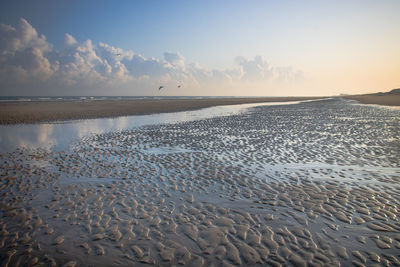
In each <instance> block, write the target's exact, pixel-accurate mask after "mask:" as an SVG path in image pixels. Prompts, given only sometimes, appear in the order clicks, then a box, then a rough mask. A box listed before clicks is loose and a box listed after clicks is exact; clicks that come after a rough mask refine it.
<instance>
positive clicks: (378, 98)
mask: <svg viewBox="0 0 400 267" xmlns="http://www.w3.org/2000/svg"><path fill="white" fill-rule="evenodd" d="M342 97H343V98H346V99H352V100H357V101H359V102H360V103H362V104H377V105H386V106H400V89H393V90H392V91H390V92H386V93H376V94H365V95H349V96H342Z"/></svg>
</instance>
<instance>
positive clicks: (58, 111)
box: [0, 97, 317, 124]
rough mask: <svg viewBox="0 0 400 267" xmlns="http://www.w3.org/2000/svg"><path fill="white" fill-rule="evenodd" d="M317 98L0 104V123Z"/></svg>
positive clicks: (124, 114)
mask: <svg viewBox="0 0 400 267" xmlns="http://www.w3.org/2000/svg"><path fill="white" fill-rule="evenodd" d="M316 98H317V97H257V98H211V99H160V100H127V101H91V102H77V101H76V102H67V101H66V102H23V103H0V124H16V123H35V122H44V121H56V120H71V119H72V120H74V119H93V118H105V117H117V116H127V115H144V114H154V113H164V112H177V111H187V110H196V109H201V108H207V107H212V106H220V105H235V104H249V103H261V102H284V101H285V102H286V101H299V100H310V99H316Z"/></svg>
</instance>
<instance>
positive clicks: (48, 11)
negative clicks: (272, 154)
mask: <svg viewBox="0 0 400 267" xmlns="http://www.w3.org/2000/svg"><path fill="white" fill-rule="evenodd" d="M399 12H400V1H397V0H396V1H370V0H356V1H232V0H231V1H40V0H39V1H15V0H14V1H2V9H1V10H0V23H2V24H3V25H8V26H12V27H14V28H16V32H18V25H19V24H20V23H21V18H23V19H24V20H25V21H26V22H27V23H28V24H29V25H31V27H32V28H33V29H34V30H35V31H36V32H37V34H38V38H40V36H41V35H44V36H45V38H46V42H47V43H48V44H50V45H51V51H50V50H43V51H42V50H41V51H42V56H43V57H45V58H46V59H47V60H48V61H49V64H50V69H51V68H53V69H51V70H52V71H51V75H50V72H46V75H48V77H47V76H46V77H47V78H45V79H39V78H38V77H36V78H32V77H33V76H32V75H30V74H29V73H28V72H29V71H30V70H27V69H26V67H24V66H22V65H21V66H20V67H21V68H23V70H24V71H25V72H24V75H25V76H24V77H25V78H24V79H26V81H27V82H29V79H30V78H29V77H31V78H32V79H33V80H32V81H31V82H30V83H29V84H30V85H31V87H32V85H34V86H33V87H35V88H37V89H34V90H33V89H32V88H31V89H29V90H31V91H30V92H31V93H35V92H37V93H38V94H43V93H48V94H53V93H54V94H58V93H57V91H52V89H51V87H56V86H58V87H62V88H63V92H65V91H67V92H69V93H71V94H111V93H113V94H114V93H115V94H133V95H135V94H145V95H147V94H148V95H151V94H153V93H154V92H153V91H151V88H153V87H154V86H155V84H157V83H166V84H176V83H179V82H182V81H184V83H185V91H179V90H178V89H177V88H175V87H174V88H173V89H171V90H170V91H168V93H167V94H187V95H199V94H211V93H212V94H216V95H246V94H250V95H279V94H282V95H323V94H336V93H346V92H347V93H358V92H372V91H382V90H383V91H384V90H389V89H391V88H394V87H400V81H399V79H398V78H396V76H397V77H400V73H399V69H400V63H398V62H400V52H399V48H398V47H399V46H398V44H399V42H400V18H399V16H398V14H399ZM21 29H22V28H21ZM3 30H4V29H3ZM66 34H69V35H70V36H72V37H73V38H74V39H75V40H76V42H77V43H78V44H79V45H81V46H83V45H84V43H85V42H86V41H87V40H90V41H91V44H92V46H93V48H92V49H93V51H94V52H93V53H95V54H96V55H97V56H99V55H100V53H101V52H100V51H99V50H98V49H97V46H98V44H99V43H102V44H106V45H108V46H110V47H114V48H118V49H119V50H118V51H120V52H127V53H128V52H129V51H130V53H131V54H134V55H140V56H141V57H142V58H143V59H144V62H145V63H146V67H144V68H147V69H148V71H147V72H143V71H139V72H138V73H141V75H142V76H143V75H145V76H146V77H144V76H143V77H139V74H138V73H136V72H133V70H138V69H140V68H142V67H143V66H135V67H132V68H131V69H129V68H128V69H127V71H126V74H127V75H130V76H129V77H125V78H126V79H125V80H124V82H122V81H120V80H118V77H116V76H115V77H111V78H110V77H108V78H107V79H104V80H103V82H104V81H106V82H105V83H109V85H108V87H109V88H106V87H107V86H106V85H105V83H104V84H102V85H101V86H100V87H102V89H101V90H98V91H96V90H94V89H93V88H89V87H90V86H95V84H93V83H91V82H90V81H89V78H88V77H89V76H90V75H88V77H86V78H87V79H86V78H85V77H79V81H78V79H77V78H76V77H73V76H71V75H69V76H68V75H67V76H66V77H61V78H65V79H64V80H66V79H67V78H68V79H72V80H73V81H74V82H75V83H74V86H71V83H70V85H68V84H67V83H65V82H64V83H63V82H61V80H62V79H61V78H60V75H62V74H61V73H62V72H61V71H60V70H62V69H63V65H62V64H66V65H65V66H70V65H68V64H73V61H71V60H70V61H68V62H63V60H61V58H57V59H56V56H54V55H53V54H54V53H58V54H60V53H61V52H62V51H61V50H62V48H63V45H64V42H65V35H66ZM18 36H19V37H20V38H23V37H21V35H18ZM31 43H32V42H31ZM31 43H30V44H28V43H27V44H26V45H24V46H23V48H21V47H20V48H18V49H19V50H18V49H17V50H16V49H14V50H9V51H5V52H3V54H7V55H8V56H7V61H6V60H3V62H9V66H13V67H14V70H13V71H14V72H13V75H14V74H15V77H18V73H15V69H21V68H18V67H19V65H18V66H17V65H16V63H15V62H16V60H14V59H11V58H10V57H11V56H12V55H13V56H14V55H15V53H16V52H21V51H20V50H21V49H26V46H29V45H32V44H31ZM78 44H76V45H75V49H78V50H77V51H78V52H79V53H81V56H82V57H84V55H83V54H82V53H88V52H82V51H81V50H82V49H80V50H79V48H78V46H79V45H78ZM81 48H82V47H81ZM71 51H75V50H71ZM85 51H86V50H85ZM64 52H65V51H64ZM75 52H76V51H75ZM75 52H74V53H75ZM165 52H170V53H175V54H177V55H179V56H178V57H180V63H179V68H178V67H177V65H175V66H174V64H175V63H176V62H175V63H174V64H172V63H171V62H167V61H166V60H165V58H164V56H165V55H164V53H165ZM71 53H72V52H71ZM116 54H117V53H116ZM71 55H72V54H71ZM238 57H239V58H238ZM259 57H261V58H262V60H257V59H256V58H258V59H259ZM64 58H65V57H64ZM84 60H87V57H85V59H84ZM92 60H93V58H92ZM96 60H97V59H96ZM152 60H153V61H152ZM106 61H107V62H106ZM111 61H112V62H111ZM114 61H115V59H110V58H108V59H107V60H106V59H105V58H102V57H101V56H100V59H99V60H98V62H100V63H101V64H102V65H104V64H106V65H107V64H108V65H110V66H108V68H112V69H113V70H112V71H111V72H114V69H115V70H119V69H118V66H119V65H118V64H119V63H121V64H124V66H125V67H126V66H128V65H132V64H133V63H132V62H133V61H134V60H133V59H132V58H130V57H129V58H128V57H127V58H125V62H124V60H122V59H117V61H119V62H117V61H115V62H114ZM128 61H129V62H128ZM18 62H19V61H18ZM56 62H58V64H61V65H56ZM155 62H156V63H157V64H159V65H162V66H159V65H157V64H156V63H155ZM92 63H93V61H92ZM92 63H90V64H88V66H89V67H93V68H96V66H97V65H96V64H97V63H96V64H95V63H93V64H92ZM46 64H47V63H46ZM113 64H114V65H113ZM168 64H169V65H170V66H169V65H168ZM95 65H96V66H95ZM117 65H118V66H117ZM149 65H152V66H155V67H154V68H156V69H157V68H158V69H157V71H156V73H157V75H153V72H152V71H151V70H150V69H149V67H148V66H149ZM167 65H168V66H167ZM189 65H190V66H189ZM46 66H47V65H46ZM6 67H7V65H4V64H3V66H0V68H3V71H4V73H7V75H6V77H10V73H9V70H7V71H6V70H4V68H6ZM86 67H87V66H86ZM160 68H162V69H163V71H161V70H160ZM68 70H70V68H69V69H68ZM174 71H175V72H174ZM177 71H178V72H179V73H177ZM116 72H118V71H116ZM27 73H28V74H29V75H28V74H27ZM37 73H42V72H39V71H36V72H35V75H37ZM63 73H65V68H64V72H63ZM88 73H89V72H88ZM143 73H144V74H143ZM69 74H71V73H69ZM91 74H93V73H91ZM94 75H97V74H94ZM100 75H102V74H100ZM11 76H12V75H11ZM131 76H132V77H131ZM167 76H169V77H167ZM1 77H2V76H1V75H0V84H3V85H2V86H1V90H2V92H1V94H8V93H9V92H10V91H14V92H15V90H10V89H9V88H16V89H17V92H21V93H25V92H27V90H28V89H26V88H25V87H24V85H22V84H21V83H19V84H14V85H13V83H12V81H10V79H9V78H7V79H8V80H7V81H6V82H5V81H3V83H2V80H1V79H3V80H4V79H5V78H1ZM12 77H14V76H12ZM101 77H105V76H104V75H102V76H101ZM92 78H93V77H92ZM130 78H132V79H130ZM57 79H58V80H57ZM110 79H111V80H113V82H115V83H118V85H116V84H114V83H113V82H110ZM143 79H147V80H148V81H147V82H146V81H144V80H143ZM40 80H41V81H40ZM122 80H123V79H122ZM132 80H134V81H132ZM97 86H98V87H99V85H97ZM73 87H74V88H73ZM103 87H104V88H103ZM41 88H46V90H44V89H41ZM79 88H80V89H79ZM127 88H130V89H127ZM132 88H136V89H132ZM114 89H115V90H114ZM107 90H108V91H107ZM112 90H114V91H112ZM182 90H183V89H182Z"/></svg>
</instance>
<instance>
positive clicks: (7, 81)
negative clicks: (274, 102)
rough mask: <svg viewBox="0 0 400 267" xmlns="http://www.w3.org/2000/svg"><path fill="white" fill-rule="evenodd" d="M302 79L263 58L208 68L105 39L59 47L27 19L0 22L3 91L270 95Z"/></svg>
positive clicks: (66, 40) (66, 41)
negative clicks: (150, 54) (162, 88)
mask: <svg viewBox="0 0 400 267" xmlns="http://www.w3.org/2000/svg"><path fill="white" fill-rule="evenodd" d="M302 80H304V75H303V73H302V72H301V71H297V70H293V69H292V68H291V67H273V66H270V65H269V64H268V63H267V61H266V60H265V59H264V58H263V57H261V56H256V57H254V59H248V58H244V57H236V58H235V60H234V64H233V66H232V67H231V68H229V69H224V70H216V69H207V68H205V67H202V66H200V65H199V64H198V63H186V62H185V58H184V57H183V55H181V54H180V53H179V52H176V53H175V52H165V53H164V57H163V58H162V59H157V58H146V57H143V56H142V55H140V54H136V53H135V52H133V51H131V50H123V49H121V48H117V47H114V46H112V45H109V44H105V43H101V42H100V43H98V44H93V43H92V41H91V40H86V41H84V42H79V41H77V40H76V39H75V38H74V37H73V36H72V35H70V34H68V33H67V34H65V36H64V39H63V43H62V46H61V48H59V49H55V48H54V47H53V45H52V44H50V43H49V42H48V41H47V40H46V37H45V36H44V35H40V34H38V32H37V31H36V29H35V28H34V27H32V25H30V24H29V23H28V22H27V21H26V20H25V19H23V18H21V19H20V21H19V24H18V25H17V26H16V27H13V26H10V25H4V24H0V94H2V95H154V94H157V93H158V90H156V88H158V86H159V85H164V86H165V88H166V89H168V93H167V94H169V95H254V94H256V95H271V92H270V90H271V88H279V87H282V86H288V85H291V84H295V83H298V82H300V81H302ZM177 85H182V86H181V88H178V86H177ZM244 89H246V91H243V90H244ZM260 90H262V91H260ZM281 94H282V93H281Z"/></svg>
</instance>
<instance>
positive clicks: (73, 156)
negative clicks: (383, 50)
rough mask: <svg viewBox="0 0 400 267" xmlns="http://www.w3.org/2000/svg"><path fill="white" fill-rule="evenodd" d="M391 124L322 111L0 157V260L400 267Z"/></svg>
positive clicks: (146, 129)
mask: <svg viewBox="0 0 400 267" xmlns="http://www.w3.org/2000/svg"><path fill="white" fill-rule="evenodd" d="M399 118H400V111H399V110H393V109H387V108H382V107H379V106H369V105H355V104H354V103H353V102H352V101H348V100H343V99H326V100H319V101H311V102H303V103H297V104H292V105H275V106H259V107H252V108H250V109H248V110H246V111H245V112H240V113H235V114H233V115H228V116H215V117H209V118H206V119H199V120H188V121H181V122H177V123H162V124H154V125H147V126H143V127H139V128H129V127H128V128H123V129H120V130H117V131H105V132H103V133H99V134H92V135H87V136H84V137H82V138H81V139H80V140H78V141H76V142H74V143H73V144H71V145H70V146H68V147H67V148H65V149H63V150H59V151H56V150H51V149H50V150H46V149H40V148H39V149H36V148H35V149H29V148H17V149H15V150H14V151H10V152H6V153H1V154H0V160H1V165H2V166H3V167H2V169H1V170H0V175H1V180H0V181H1V183H0V194H1V196H2V197H1V202H0V215H1V217H0V255H1V257H0V262H1V264H2V265H3V266H14V265H30V266H35V265H51V266H89V265H91V266H94V265H95V266H110V265H118V266H132V265H134V266H145V265H151V266H171V265H181V266H210V265H211V266H213V265H214V266H266V265H271V266H326V265H334V266H339V265H344V266H348V265H355V266H365V265H368V266H372V265H386V266H389V265H394V266H396V265H399V264H400V258H399V253H398V252H399V249H400V235H399V234H398V233H399V232H400V222H399V217H398V214H399V212H400V210H399V203H400V187H399V182H400V172H399V168H400V162H399V158H400V150H399V147H398V146H397V145H396V140H400V136H399V133H400V131H399V129H400V121H399ZM32 126H34V125H32ZM7 127H14V126H12V125H10V126H7ZM15 127H18V125H15ZM60 138H62V137H60Z"/></svg>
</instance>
